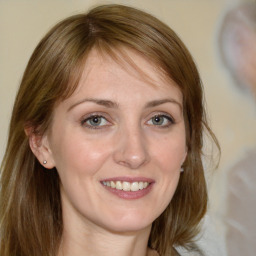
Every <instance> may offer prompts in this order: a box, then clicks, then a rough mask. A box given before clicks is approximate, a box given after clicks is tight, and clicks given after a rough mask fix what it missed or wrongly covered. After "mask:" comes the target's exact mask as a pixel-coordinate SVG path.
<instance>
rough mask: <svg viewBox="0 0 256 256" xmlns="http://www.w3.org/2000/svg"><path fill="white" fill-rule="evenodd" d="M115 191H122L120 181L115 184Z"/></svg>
mask: <svg viewBox="0 0 256 256" xmlns="http://www.w3.org/2000/svg"><path fill="white" fill-rule="evenodd" d="M116 189H118V190H122V189H123V185H122V183H121V181H117V182H116Z"/></svg>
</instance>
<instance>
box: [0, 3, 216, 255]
mask: <svg viewBox="0 0 256 256" xmlns="http://www.w3.org/2000/svg"><path fill="white" fill-rule="evenodd" d="M92 48H96V49H97V50H99V51H100V52H102V53H103V54H109V55H110V56H112V57H113V58H117V59H118V58H119V57H120V55H119V52H120V51H122V48H128V49H132V50H134V51H136V52H138V53H139V54H142V56H144V57H145V58H147V59H148V60H149V61H152V63H154V64H155V66H156V67H157V68H158V69H159V72H163V74H164V75H167V76H168V77H169V78H171V79H173V80H174V81H175V82H176V83H177V85H178V86H179V88H180V90H181V92H182V94H183V105H184V118H185V125H186V136H187V148H188V155H187V159H186V161H185V163H184V172H183V173H182V174H181V178H180V181H179V184H178V188H177V191H176V193H175V195H174V197H173V199H172V201H171V203H170V204H169V206H168V207H167V209H166V210H165V211H164V212H163V213H162V215H161V216H160V217H159V218H158V219H157V220H156V221H155V222H154V223H153V226H152V231H151V235H150V239H149V246H150V247H151V248H154V249H156V250H157V251H158V252H159V254H160V255H161V256H164V255H170V252H171V251H172V247H173V245H179V246H187V245H188V244H189V243H191V241H193V238H194V237H195V235H196V234H197V231H198V224H199V222H200V220H201V219H202V217H203V216H204V214H205V212H206V208H207V190H206V183H205V178H204V170H203V166H202V160H201V157H202V146H203V139H202V134H203V130H204V128H206V129H207V130H208V132H210V134H211V136H212V137H213V139H214V140H215V142H216V139H215V137H214V135H213V134H212V133H211V131H210V129H209V127H208V125H207V122H206V118H205V112H204V107H203V103H202V102H203V99H202V98H203V93H202V86H201V81H200V77H199V74H198V71H197V68H196V66H195V64H194V62H193V59H192V57H191V55H190V53H189V52H188V50H187V49H186V47H185V46H184V44H183V43H182V42H181V40H180V39H179V38H178V37H177V35H176V34H175V33H174V32H173V31H172V30H171V29H170V28H169V27H168V26H166V25H165V24H163V23H162V22H161V21H159V20H158V19H156V18H154V17H153V16H151V15H149V14H147V13H144V12H142V11H139V10H136V9H134V8H131V7H126V6H121V5H105V6H100V7H96V8H94V9H92V10H91V11H89V12H88V13H86V14H80V15H76V16H72V17H70V18H67V19H65V20H64V21H62V22H60V23H59V24H57V25H56V26H55V27H54V28H52V29H51V30H50V31H49V32H48V34H47V35H46V36H45V37H44V38H43V39H42V40H41V42H40V43H39V44H38V46H37V47H36V49H35V51H34V53H33V54H32V56H31V58H30V60H29V63H28V65H27V68H26V70H25V73H24V76H23V79H22V82H21V85H20V88H19V91H18V94H17V97H16V101H15V105H14V108H13V113H12V118H11V123H10V130H9V138H8V143H7V149H6V153H5V156H4V159H3V163H2V166H1V183H0V186H1V194H0V239H1V242H0V255H1V256H10V255H19V256H31V255H43V256H45V255H51V256H55V255H56V254H57V251H58V247H59V244H60V240H61V236H62V224H63V223H62V212H61V202H60V191H59V177H58V174H57V171H56V170H55V169H53V170H50V171H49V170H46V169H44V167H43V166H42V165H41V164H40V163H39V162H38V161H37V160H36V158H35V156H34V155H33V153H32V152H31V150H30V147H29V141H28V136H29V134H28V136H27V135H26V134H25V132H24V128H27V130H29V129H30V132H31V133H38V134H39V135H40V134H44V133H45V132H46V131H47V129H49V127H50V125H51V119H52V114H53V110H54V107H55V106H56V104H58V102H60V101H62V100H63V99H65V98H67V97H69V95H71V94H72V93H73V91H74V90H75V88H76V86H77V84H78V82H79V79H80V77H81V74H82V71H83V67H84V63H85V61H86V57H87V56H88V54H89V52H90V51H91V49H92ZM124 55H125V53H124ZM124 55H122V56H124ZM118 56H119V57H118ZM117 61H118V60H117ZM120 61H122V60H120ZM135 64H136V63H135Z"/></svg>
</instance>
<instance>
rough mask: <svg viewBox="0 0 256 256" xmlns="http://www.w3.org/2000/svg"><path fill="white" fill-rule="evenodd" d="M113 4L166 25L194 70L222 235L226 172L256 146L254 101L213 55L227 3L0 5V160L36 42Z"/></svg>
mask: <svg viewBox="0 0 256 256" xmlns="http://www.w3.org/2000/svg"><path fill="white" fill-rule="evenodd" d="M113 2H115V3H124V4H129V5H132V6H136V7H139V8H142V9H144V10H147V11H149V12H151V13H153V14H154V15H156V16H157V17H159V18H160V19H162V20H163V21H165V22H166V23H168V24H169V25H170V26H171V27H172V28H173V29H174V30H175V31H176V32H177V33H178V34H179V35H180V37H181V38H182V39H183V40H184V42H185V44H186V45H187V46H188V48H189V49H190V50H191V52H192V55H193V56H194V58H195V60H196V63H197V64H198V68H199V70H200V73H201V76H202V80H203V82H204V85H205V94H206V102H207V106H208V113H209V116H210V119H211V124H212V128H213V130H214V131H215V133H216V135H217V137H218V139H219V141H220V144H221V147H222V158H221V163H220V167H219V169H218V170H217V171H216V172H215V174H214V176H211V175H210V176H209V183H210V192H211V193H210V205H211V212H212V213H213V216H214V218H215V220H214V221H216V222H217V223H218V225H217V227H218V230H217V232H220V236H221V235H223V234H224V231H225V228H224V226H222V225H221V222H220V221H221V218H220V216H222V214H223V212H224V211H225V200H224V199H225V192H226V190H225V179H226V174H227V170H228V169H229V167H230V166H231V165H233V164H234V163H235V162H236V161H237V159H238V158H239V157H240V156H241V154H242V152H243V151H244V150H245V149H246V148H250V147H253V146H255V144H256V142H255V141H256V140H255V130H256V118H255V116H256V113H255V105H254V104H253V100H252V99H251V98H250V97H248V95H243V94H241V93H240V92H239V90H236V89H235V87H234V86H233V84H232V80H231V79H230V77H229V76H228V74H227V72H226V70H225V69H224V67H223V66H222V64H221V62H220V60H219V57H218V54H217V51H218V49H217V45H216V34H217V29H218V26H219V23H220V19H221V17H222V15H223V13H224V10H225V9H226V8H227V7H228V6H229V5H230V2H229V1H227V0H226V1H225V0H214V1H212V0H158V1H155V0H139V1H138V0H137V1H136V0H134V1H121V0H119V1H97V0H73V1H67V0H44V1H43V0H41V1H39V0H38V1H33V0H30V1H29V0H27V1H25V0H9V1H4V0H0V117H1V119H0V120H1V121H0V159H2V157H3V153H4V147H5V143H6V139H7V129H8V122H9V119H10V113H11V108H12V104H13V100H14V97H15V93H16V90H17V88H18V85H19V82H20V80H21V77H22V73H23V71H24V68H25V66H26V63H27V61H28V59H29V56H30V54H31V53H32V50H33V49H34V47H35V46H36V44H37V43H38V41H39V39H40V38H41V37H42V36H43V35H44V34H45V32H46V31H47V30H48V29H49V28H50V27H51V26H52V25H53V24H55V23H56V22H57V21H59V20H60V19H62V18H64V17H66V16H68V15H72V14H76V13H79V12H82V11H84V10H86V9H87V8H88V7H91V6H94V5H96V4H98V3H113ZM232 2H234V1H232ZM221 243H222V242H221ZM221 246H223V247H224V245H223V244H221ZM216 256H217V255H216Z"/></svg>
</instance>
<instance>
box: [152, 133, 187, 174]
mask: <svg viewBox="0 0 256 256" xmlns="http://www.w3.org/2000/svg"><path fill="white" fill-rule="evenodd" d="M177 138H178V137H176V138H168V137H166V138H164V139H163V140H162V142H161V143H160V142H159V141H157V142H155V146H154V147H153V148H154V153H153V154H154V159H155V160H156V161H157V162H158V165H160V166H161V169H162V170H163V171H165V172H166V173H167V174H168V173H169V174H170V175H171V173H172V172H173V171H175V170H180V168H181V165H182V164H183V161H184V159H185V157H186V146H185V139H183V137H180V138H179V139H177ZM184 138H185V136H184ZM156 143H157V144H156Z"/></svg>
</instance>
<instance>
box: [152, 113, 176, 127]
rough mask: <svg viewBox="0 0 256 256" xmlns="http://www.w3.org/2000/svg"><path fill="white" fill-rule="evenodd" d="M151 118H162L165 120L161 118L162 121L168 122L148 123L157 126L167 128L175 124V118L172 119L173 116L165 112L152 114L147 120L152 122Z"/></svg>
mask: <svg viewBox="0 0 256 256" xmlns="http://www.w3.org/2000/svg"><path fill="white" fill-rule="evenodd" d="M153 118H164V119H165V120H163V122H165V121H167V122H168V123H167V124H164V125H162V124H160V125H158V124H150V125H153V126H156V127H157V128H169V127H170V126H171V125H173V124H175V120H174V119H173V117H171V116H170V115H167V114H156V115H154V116H152V117H151V118H150V119H149V121H147V122H150V121H151V122H152V120H153Z"/></svg>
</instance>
